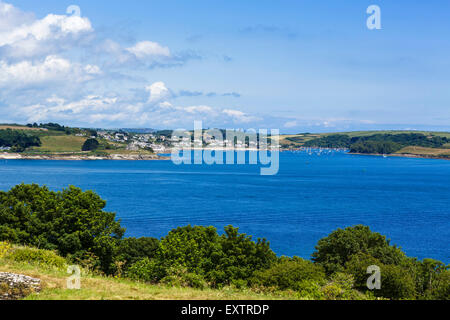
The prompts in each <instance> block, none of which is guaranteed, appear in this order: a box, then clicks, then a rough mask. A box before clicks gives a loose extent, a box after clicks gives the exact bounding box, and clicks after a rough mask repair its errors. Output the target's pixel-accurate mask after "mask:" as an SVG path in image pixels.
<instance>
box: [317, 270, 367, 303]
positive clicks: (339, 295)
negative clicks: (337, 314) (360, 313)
mask: <svg viewBox="0 0 450 320" xmlns="http://www.w3.org/2000/svg"><path fill="white" fill-rule="evenodd" d="M354 283H355V279H354V278H353V276H351V275H349V274H346V273H342V272H338V273H335V274H333V275H332V276H331V279H330V282H329V283H328V284H326V285H325V286H323V287H322V288H321V292H322V293H323V295H324V297H325V299H326V300H367V299H368V296H366V295H364V294H362V293H361V292H359V291H357V290H354V289H353V287H354Z"/></svg>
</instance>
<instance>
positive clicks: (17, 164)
mask: <svg viewBox="0 0 450 320" xmlns="http://www.w3.org/2000/svg"><path fill="white" fill-rule="evenodd" d="M449 180H450V161H445V160H432V159H412V158H398V157H392V158H391V157H389V158H383V157H377V156H358V155H350V154H347V153H342V152H327V153H325V154H321V155H319V154H318V153H313V154H312V155H310V154H308V153H306V152H299V153H295V152H283V153H281V154H280V171H279V174H278V175H276V176H261V175H260V167H259V166H257V165H232V166H229V165H228V166H227V165H213V166H209V165H206V164H204V165H175V164H173V163H172V162H171V161H36V160H35V161H27V160H0V189H1V190H5V191H6V190H8V189H9V188H11V187H12V186H14V185H16V184H19V183H22V182H24V183H38V184H41V185H47V186H48V187H50V188H51V189H54V190H59V189H61V188H64V187H67V186H68V185H75V186H78V187H80V188H82V189H84V190H87V189H89V190H94V191H95V192H97V193H98V194H99V195H100V196H101V197H102V198H103V199H105V200H106V201H107V208H106V209H107V210H109V211H114V212H116V213H117V217H118V218H119V219H121V220H122V225H123V226H124V227H125V228H126V229H127V232H126V236H129V237H141V236H152V237H157V238H160V237H162V236H164V235H166V234H167V233H168V232H169V231H170V230H171V229H173V228H176V227H178V226H184V225H188V224H191V225H207V226H209V225H212V226H215V227H217V228H218V230H219V231H220V232H222V230H223V228H224V226H226V225H230V224H231V225H233V226H236V227H239V228H240V231H241V232H243V233H247V234H249V235H253V236H254V239H255V240H256V239H257V238H266V239H267V240H269V241H270V243H271V247H272V249H273V250H274V251H275V252H276V253H277V254H278V255H287V256H294V255H297V256H300V257H304V258H310V256H311V254H312V253H313V252H314V246H315V245H316V243H317V241H318V240H319V239H321V238H322V237H325V236H326V235H328V234H329V233H330V232H332V231H333V230H335V229H337V228H344V227H348V226H353V225H356V224H365V225H368V226H370V227H371V229H372V230H373V231H376V232H380V233H381V234H384V235H386V236H387V237H388V238H390V239H391V243H393V244H397V245H398V246H400V247H402V248H403V250H404V251H405V252H406V253H407V255H409V256H413V257H418V258H419V259H423V258H434V259H438V260H441V261H443V262H445V263H449V262H450V250H449V247H450V242H449V240H450V181H449Z"/></svg>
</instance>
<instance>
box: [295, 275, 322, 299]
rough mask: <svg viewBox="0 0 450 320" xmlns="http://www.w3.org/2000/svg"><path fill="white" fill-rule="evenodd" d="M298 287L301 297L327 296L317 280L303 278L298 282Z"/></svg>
mask: <svg viewBox="0 0 450 320" xmlns="http://www.w3.org/2000/svg"><path fill="white" fill-rule="evenodd" d="M298 287H299V290H298V296H299V298H301V299H308V300H322V299H324V298H325V295H324V294H323V292H322V286H321V285H320V284H319V283H317V282H316V281H311V280H303V281H301V282H300V283H299V284H298Z"/></svg>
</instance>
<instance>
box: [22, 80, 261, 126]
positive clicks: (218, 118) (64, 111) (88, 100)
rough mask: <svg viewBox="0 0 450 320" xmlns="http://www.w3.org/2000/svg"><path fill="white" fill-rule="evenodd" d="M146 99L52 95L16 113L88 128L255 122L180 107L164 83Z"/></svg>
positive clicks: (233, 112)
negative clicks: (74, 97)
mask: <svg viewBox="0 0 450 320" xmlns="http://www.w3.org/2000/svg"><path fill="white" fill-rule="evenodd" d="M146 91H147V93H148V98H147V99H142V100H139V99H133V98H130V97H129V98H125V97H120V96H119V95H118V94H116V95H113V96H110V97H106V96H102V95H87V96H83V97H81V98H80V99H77V100H73V101H71V100H69V99H67V98H63V97H60V96H57V95H52V96H50V97H49V98H47V99H45V100H44V101H42V102H39V103H36V104H32V105H29V106H26V107H18V112H17V114H22V115H23V114H25V115H27V116H28V117H27V122H45V121H63V122H65V121H70V123H83V124H85V125H91V126H100V127H101V126H104V125H105V124H106V123H107V124H108V125H110V126H121V125H124V124H125V123H126V124H127V125H135V126H146V127H163V126H168V127H172V128H175V127H190V126H192V125H193V123H194V121H195V120H202V121H204V123H205V124H206V125H209V126H223V125H226V124H230V125H231V124H241V123H248V122H250V121H257V120H259V119H258V118H257V117H252V116H250V115H248V114H246V113H244V112H242V111H240V110H237V109H221V108H217V107H213V106H209V105H188V106H180V105H177V104H174V102H173V101H171V100H174V99H176V96H174V95H173V94H172V91H171V90H170V89H169V88H168V87H167V86H166V85H165V83H164V82H155V83H153V84H151V85H148V86H147V87H146Z"/></svg>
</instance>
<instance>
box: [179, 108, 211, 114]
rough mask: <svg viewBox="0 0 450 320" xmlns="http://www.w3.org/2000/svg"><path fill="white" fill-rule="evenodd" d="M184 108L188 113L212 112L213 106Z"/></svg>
mask: <svg viewBox="0 0 450 320" xmlns="http://www.w3.org/2000/svg"><path fill="white" fill-rule="evenodd" d="M184 110H185V111H186V112H188V113H191V114H193V113H212V112H213V108H211V107H210V106H191V107H185V108H184Z"/></svg>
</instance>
